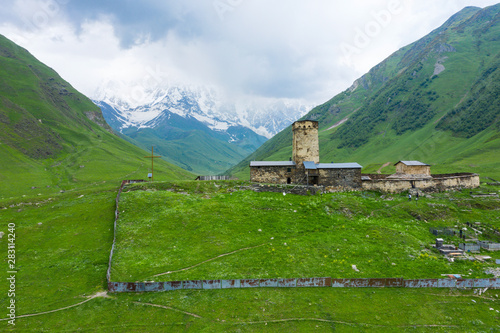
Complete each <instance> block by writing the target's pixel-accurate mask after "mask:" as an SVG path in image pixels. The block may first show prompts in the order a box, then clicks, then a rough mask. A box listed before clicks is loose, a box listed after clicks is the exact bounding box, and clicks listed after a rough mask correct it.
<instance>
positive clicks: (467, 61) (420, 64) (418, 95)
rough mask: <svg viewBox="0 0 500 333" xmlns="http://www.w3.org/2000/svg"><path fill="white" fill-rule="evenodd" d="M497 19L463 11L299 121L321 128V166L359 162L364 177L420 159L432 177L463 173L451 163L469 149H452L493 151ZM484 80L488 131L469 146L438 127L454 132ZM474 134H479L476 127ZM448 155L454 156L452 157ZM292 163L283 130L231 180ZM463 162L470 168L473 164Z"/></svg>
mask: <svg viewBox="0 0 500 333" xmlns="http://www.w3.org/2000/svg"><path fill="white" fill-rule="evenodd" d="M499 12H500V5H495V6H490V7H487V8H485V9H479V8H474V7H466V8H464V9H463V10H462V11H460V12H458V13H456V14H455V15H453V16H452V17H451V18H450V19H448V20H447V21H446V22H445V23H444V24H443V25H442V26H441V27H439V28H437V29H435V30H434V31H432V32H431V33H430V34H428V35H427V36H424V37H422V38H421V39H419V40H418V41H416V42H414V43H412V44H409V45H407V46H405V47H403V48H401V49H400V50H398V51H396V52H394V53H393V54H392V55H391V56H389V57H388V58H386V59H385V60H384V61H382V62H381V63H379V64H378V65H376V66H374V67H373V68H372V69H371V70H370V71H369V72H368V73H366V74H365V75H363V76H362V77H360V78H359V79H358V80H356V81H355V82H354V83H353V85H352V86H351V87H350V88H348V89H347V90H345V91H344V92H342V93H340V94H338V95H336V96H334V97H333V98H332V99H330V100H329V101H327V102H326V103H324V104H322V105H319V106H317V107H315V108H314V109H313V110H312V111H311V112H310V113H308V114H307V115H306V116H304V117H303V118H302V119H311V120H318V121H319V123H320V149H321V150H322V153H321V158H322V159H327V160H335V161H339V159H342V160H347V159H348V160H350V161H351V160H356V161H358V162H361V163H362V164H364V165H365V166H367V168H366V169H365V170H366V172H369V171H370V170H372V171H373V169H374V167H375V166H376V165H379V166H380V165H382V164H384V163H386V162H387V161H394V162H397V160H400V159H408V158H409V157H411V156H412V155H415V152H416V151H419V154H418V155H419V158H421V159H425V160H426V161H427V162H428V163H431V164H435V165H438V166H439V167H438V168H437V170H439V169H441V170H446V169H450V168H451V167H452V165H455V166H456V169H454V170H457V169H460V170H465V166H464V165H461V164H460V163H461V162H460V161H459V160H457V159H456V157H457V156H461V155H463V156H465V155H466V151H467V149H462V150H461V151H458V152H457V151H455V150H454V149H453V146H454V145H455V146H461V147H462V148H465V147H466V146H468V145H470V146H471V147H477V148H484V149H483V150H485V151H486V150H488V151H489V149H493V151H495V150H496V149H498V141H496V140H495V139H493V140H490V139H491V138H493V137H495V135H496V132H497V130H496V128H497V125H496V124H498V112H499V111H498V108H496V107H494V106H495V105H497V104H498V101H496V100H495V99H494V96H496V95H495V94H497V93H498V90H499V87H498V85H497V84H494V83H495V80H494V78H495V77H496V74H495V73H497V67H498V66H497V60H496V57H497V55H498V53H499V52H500V44H499V43H498V36H499V35H500V28H499V16H500V14H499ZM485 74H486V76H488V75H489V76H490V79H489V81H488V82H492V83H493V84H488V85H486V86H487V87H489V89H490V90H491V91H490V93H489V95H490V97H488V98H486V99H485V101H489V102H493V103H490V104H491V106H492V107H491V108H490V109H489V111H488V114H489V115H490V116H489V117H490V118H488V119H490V120H491V119H492V120H493V123H492V124H489V125H488V126H487V127H486V128H484V129H481V130H478V131H476V132H475V136H470V137H469V138H468V139H467V138H465V137H464V136H463V135H460V133H459V129H458V128H457V129H456V130H453V128H451V127H446V126H445V125H443V124H444V122H446V123H455V124H456V123H457V121H455V122H453V121H451V120H450V119H451V118H450V117H452V116H453V114H454V113H457V112H456V111H453V110H455V109H456V108H459V107H460V106H461V105H463V103H466V104H467V103H468V104H470V105H472V104H473V103H470V102H467V101H468V100H469V99H470V97H471V96H472V91H471V89H474V88H473V87H474V86H476V87H478V88H477V89H476V95H475V97H474V98H473V100H474V101H477V100H478V96H480V95H483V96H484V92H485V89H486V88H485V85H482V86H481V84H480V83H481V82H485V81H484V79H482V77H483V76H484V75H485ZM483 105H488V102H485V103H483ZM476 109H477V110H476V113H477V112H479V111H478V110H479V109H480V108H476ZM469 112H472V111H471V107H470V106H469V107H467V108H466V112H465V113H464V112H462V115H463V114H468V113H469ZM447 114H449V115H448V116H447V117H446V115H447ZM464 119H466V118H464ZM458 123H461V122H460V121H458ZM484 123H486V121H484V122H483V124H484ZM335 125H337V126H335ZM467 126H469V124H467ZM475 128H479V127H478V126H477V124H476V125H475ZM461 130H463V129H461ZM471 133H472V132H471ZM482 134H484V135H482ZM436 137H439V138H441V139H440V140H439V142H438V141H435V140H434V139H435V138H436ZM433 138H434V139H433ZM464 138H465V140H464ZM467 140H469V141H468V144H467V143H466V141H467ZM488 140H490V141H488ZM403 142H404V145H402V143H403ZM420 142H434V143H433V147H434V148H433V149H428V150H427V152H425V151H422V148H420V146H419V144H420ZM439 147H441V148H442V149H438V148H439ZM486 147H489V148H488V149H486ZM445 148H446V149H445ZM374 151H377V152H378V153H377V154H374V153H373V152H374ZM452 151H454V153H455V154H456V155H455V156H451V155H450V154H451V152H452ZM478 151H479V150H478ZM478 154H479V153H478ZM485 154H487V155H488V156H486V155H485V158H480V157H478V158H479V159H480V160H481V159H482V160H483V162H484V165H483V166H481V167H480V169H479V170H481V169H482V170H486V171H487V172H491V170H492V169H493V161H492V157H493V155H491V154H490V153H485ZM290 155H291V129H290V128H287V129H285V130H284V131H282V132H281V133H279V134H277V135H276V136H275V137H274V138H273V139H271V140H269V141H268V142H266V143H265V144H264V145H263V146H262V147H261V148H260V149H258V150H257V151H256V152H255V153H253V154H252V155H250V156H249V157H248V158H246V159H245V160H244V161H242V162H241V163H240V164H238V165H237V166H236V167H234V168H232V169H230V170H228V173H232V174H237V175H239V176H240V177H246V173H247V172H248V162H249V161H251V160H276V159H284V160H288V157H289V156H290ZM478 156H479V155H478ZM465 160H467V161H469V160H470V157H467V158H464V159H463V161H465ZM445 163H448V164H447V166H445ZM372 166H373V167H372ZM434 169H435V170H436V167H435V168H434ZM375 170H376V169H375ZM388 171H389V170H388ZM472 171H474V170H472ZM493 173H494V174H496V172H493Z"/></svg>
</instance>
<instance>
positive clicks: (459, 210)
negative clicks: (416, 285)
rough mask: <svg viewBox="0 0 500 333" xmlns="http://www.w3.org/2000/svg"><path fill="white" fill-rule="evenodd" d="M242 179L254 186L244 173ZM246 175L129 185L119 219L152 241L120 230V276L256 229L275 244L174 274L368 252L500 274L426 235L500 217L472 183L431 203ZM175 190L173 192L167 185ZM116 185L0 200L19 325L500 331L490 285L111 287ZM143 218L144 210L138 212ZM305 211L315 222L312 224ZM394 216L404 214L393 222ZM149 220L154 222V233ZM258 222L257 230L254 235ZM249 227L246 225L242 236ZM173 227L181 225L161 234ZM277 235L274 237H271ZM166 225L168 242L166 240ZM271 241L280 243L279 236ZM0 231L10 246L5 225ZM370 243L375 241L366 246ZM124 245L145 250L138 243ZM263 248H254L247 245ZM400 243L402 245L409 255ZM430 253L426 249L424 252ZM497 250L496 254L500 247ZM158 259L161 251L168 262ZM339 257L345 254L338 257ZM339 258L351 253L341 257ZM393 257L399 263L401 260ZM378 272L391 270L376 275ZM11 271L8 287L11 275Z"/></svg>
mask: <svg viewBox="0 0 500 333" xmlns="http://www.w3.org/2000/svg"><path fill="white" fill-rule="evenodd" d="M138 186H144V185H138ZM236 186H238V187H240V186H244V183H238V184H236ZM234 187H235V184H233V183H224V182H223V183H215V182H177V183H159V184H153V185H152V186H151V187H150V185H146V187H145V188H143V189H144V190H145V191H142V190H141V191H130V192H128V193H126V195H125V196H124V198H123V199H122V200H123V201H121V202H122V203H123V204H125V206H123V207H122V208H121V210H122V212H121V214H122V216H121V217H120V219H122V218H123V220H122V221H120V223H123V225H122V227H123V226H126V225H128V224H130V225H129V229H128V230H127V232H128V233H129V234H130V235H132V234H133V233H134V232H136V231H137V230H134V227H138V228H140V229H141V234H140V235H136V236H135V237H132V239H134V240H135V241H134V243H135V242H143V241H146V242H150V244H149V245H148V246H138V247H134V246H135V245H134V243H128V246H125V247H124V246H120V244H121V245H124V244H126V242H127V240H128V238H127V236H126V235H127V233H122V234H121V236H120V234H118V235H119V238H118V239H119V242H118V243H117V245H119V246H118V249H121V250H122V254H121V255H120V254H119V253H120V250H118V255H117V258H116V260H117V261H116V266H113V272H112V276H114V277H117V278H119V277H120V274H121V277H124V276H125V275H126V274H128V275H133V277H134V279H141V278H149V277H150V276H151V275H154V274H157V273H161V272H165V271H168V270H172V271H174V270H176V267H179V268H182V267H188V266H192V263H193V262H194V263H197V262H200V259H202V258H205V259H206V258H213V257H216V255H213V253H215V254H221V253H226V252H225V251H222V250H224V248H225V247H231V246H233V247H235V249H238V248H244V247H245V246H247V244H248V242H249V241H251V242H254V243H255V244H256V245H259V244H263V243H266V245H265V246H261V247H258V248H255V249H253V250H252V249H249V251H241V252H238V253H235V256H225V257H223V258H220V261H218V260H213V261H211V262H209V263H207V264H204V265H200V266H197V268H193V269H191V270H187V271H182V272H178V273H175V274H171V275H172V276H169V279H184V278H186V279H187V278H189V279H195V278H198V277H203V278H206V277H207V273H209V276H211V277H213V278H217V277H230V276H234V277H236V276H241V277H243V276H249V275H252V277H260V276H262V277H265V276H273V277H278V276H297V275H298V274H312V275H311V276H314V275H318V274H316V273H320V272H321V273H325V272H328V273H330V274H328V275H325V274H320V275H319V276H330V275H331V276H339V277H348V276H355V275H356V274H358V273H356V272H355V271H354V270H352V268H351V267H350V266H351V263H352V264H357V265H358V267H359V268H361V269H360V270H361V272H362V273H361V274H362V276H365V277H378V276H383V275H387V276H393V275H399V276H405V277H408V276H421V275H422V276H423V275H425V276H426V277H431V276H429V275H432V276H437V275H440V274H441V273H442V272H444V270H446V273H461V274H467V276H470V277H488V275H486V274H485V273H484V268H485V267H484V266H477V265H480V264H477V263H472V262H471V263H459V264H458V266H448V264H447V262H446V261H445V260H444V259H442V258H440V257H438V255H437V254H434V253H433V252H432V251H431V250H430V249H429V248H428V247H427V245H428V243H431V242H432V239H433V236H432V234H430V233H429V232H428V227H429V226H433V225H438V224H439V225H443V226H453V225H455V224H456V223H457V221H465V220H469V219H470V220H474V221H482V222H488V223H490V224H492V225H494V226H497V227H498V226H499V225H500V221H499V220H498V208H499V204H498V200H497V199H495V198H491V199H485V200H483V199H472V198H471V197H470V195H469V194H468V192H467V193H460V192H456V193H453V194H437V195H434V196H433V197H432V198H424V199H423V200H422V201H421V202H419V205H421V206H419V207H422V209H420V210H419V209H417V207H416V205H415V203H414V202H411V203H408V202H407V201H406V200H407V199H406V198H405V197H397V196H393V197H388V196H382V195H380V194H378V193H374V192H360V193H351V194H348V193H343V194H334V195H332V196H330V197H320V196H311V197H298V196H293V195H286V196H283V195H282V194H277V195H276V194H270V193H265V194H256V193H253V192H249V191H246V190H243V191H233V189H234ZM131 189H132V188H131ZM136 189H137V188H136ZM167 189H172V190H173V191H165V190H167ZM493 190H495V191H496V190H498V187H497V188H486V189H485V188H481V189H479V191H493ZM231 193H232V194H231ZM127 196H128V197H127ZM238 196H243V197H240V199H243V200H236V199H235V198H237V197H238ZM115 197H116V187H114V188H107V189H100V190H95V191H90V190H87V191H82V192H78V191H74V192H71V193H62V194H60V195H57V196H56V195H54V196H53V197H52V198H51V200H48V199H49V198H39V199H38V198H37V199H31V200H28V199H25V202H24V204H23V202H22V201H23V199H19V200H16V202H12V201H9V202H6V201H2V202H0V206H2V207H4V208H6V209H2V210H0V214H1V220H2V226H3V227H2V228H5V230H2V231H4V232H5V233H6V234H7V233H8V231H7V228H6V227H5V226H6V225H8V224H9V223H14V224H15V225H16V228H15V233H16V269H17V274H16V285H15V289H16V290H15V297H14V298H12V297H8V295H7V293H4V294H3V295H2V296H1V298H0V307H1V308H3V309H6V308H7V306H8V304H9V302H10V300H11V299H15V304H16V315H17V316H18V318H17V319H16V320H15V324H16V325H15V329H16V330H18V331H21V332H23V331H37V332H39V331H51V332H53V331H61V332H62V331H88V332H145V331H147V332H165V331H168V332H178V331H192V332H267V331H274V332H276V331H277V332H309V331H319V332H322V331H334V330H338V331H380V332H396V331H398V332H399V331H406V330H412V331H424V332H425V331H432V332H435V331H442V332H450V331H452V332H453V331H456V332H463V331H484V330H489V331H500V321H499V318H500V313H499V312H497V311H500V305H498V304H499V302H498V294H500V293H498V292H497V291H496V290H491V289H490V290H487V291H486V292H485V293H484V294H482V295H479V294H478V293H477V291H473V290H457V289H425V290H422V289H420V290H410V289H400V288H394V289H393V288H362V289H361V288H360V289H350V288H349V289H344V288H342V289H336V288H311V289H308V288H304V289H286V288H280V289H277V288H258V289H246V290H243V289H239V290H213V291H200V290H179V291H175V292H161V293H131V294H109V293H106V292H105V291H106V287H107V286H106V270H107V267H108V258H109V257H108V256H109V251H110V247H111V243H112V240H113V220H114V209H115V206H114V204H115ZM391 198H392V199H391ZM280 199H283V200H285V199H286V200H288V201H286V202H285V201H282V200H280ZM127 202H128V204H127ZM239 202H246V203H247V204H248V205H249V206H251V207H252V208H253V209H252V211H250V212H249V214H248V216H247V217H246V218H243V217H241V219H240V220H239V222H238V223H240V231H239V232H240V234H234V229H231V228H230V226H228V224H227V222H228V218H227V216H233V220H236V218H237V217H238V216H244V215H245V214H244V212H243V213H239V212H240V210H239V208H240V207H239V206H238V205H240V204H239ZM290 203H291V204H292V205H291V206H290ZM301 203H303V205H301ZM132 205H139V206H140V205H142V206H143V208H142V209H141V210H138V211H137V212H136V214H137V215H134V214H130V215H128V217H127V211H130V212H133V211H134V210H133V209H132ZM226 205H228V206H226ZM411 205H414V206H411ZM441 205H444V206H441ZM287 206H288V207H289V208H288V207H287ZM225 207H226V208H225ZM325 207H328V210H327V209H326V208H325ZM423 207H426V208H425V209H424V208H423ZM195 208H199V215H198V216H197V215H195V214H194V213H193V211H191V209H195ZM285 208H286V209H287V212H286V213H285V212H284V209H285ZM205 209H208V211H210V212H212V214H208V213H207V211H205ZM123 210H124V211H125V212H123ZM170 210H172V211H170ZM174 211H177V212H176V213H174ZM294 211H297V212H294ZM146 212H147V214H146ZM214 212H215V214H213V213H214ZM231 212H232V213H231ZM235 212H236V213H235ZM165 213H169V214H173V215H171V216H177V217H178V219H177V220H173V219H170V220H167V222H169V223H172V224H171V226H170V227H169V226H168V224H163V225H162V227H161V228H156V229H155V228H153V227H152V226H153V224H154V223H157V222H158V221H163V220H164V219H162V218H159V219H157V220H155V218H156V217H162V216H164V215H163V214H165ZM250 213H251V214H250ZM225 214H227V216H226V215H225ZM294 215H300V216H303V218H298V219H296V220H295V221H296V222H295V223H282V222H279V221H282V220H280V216H282V217H284V218H285V220H286V221H289V220H287V219H286V217H289V216H290V217H291V216H294ZM141 216H142V218H138V217H141ZM372 219H373V220H377V221H385V222H384V223H386V222H387V223H386V224H384V225H383V226H380V225H377V223H371V222H370V220H372ZM133 220H134V221H136V223H131V221H133ZM202 221H206V222H207V223H204V224H203V223H201V222H202ZM306 221H309V223H308V224H306V223H305V222H306ZM389 221H392V222H391V224H389ZM426 221H427V222H429V223H426ZM196 223H198V224H196ZM148 224H149V225H150V226H151V227H150V228H152V229H154V230H155V231H156V232H151V233H150V234H148V233H145V232H144V231H145V230H147V229H148V226H147V225H148ZM379 224H380V223H379ZM332 226H333V228H332ZM342 226H344V227H342ZM142 228H144V229H142ZM406 228H408V231H407V230H406ZM247 229H248V230H247ZM258 229H261V231H259V230H258ZM122 230H123V229H122ZM124 231H125V230H124ZM158 231H161V232H158ZM249 231H250V234H249V235H250V236H246V234H248V232H249ZM244 234H245V236H246V237H243V235H244ZM148 235H151V237H149V236H148ZM155 235H156V236H155ZM168 235H172V236H175V237H173V238H172V239H167V240H165V239H164V238H162V237H163V236H168ZM367 235H368V236H369V237H366V236H367ZM285 236H286V237H287V238H286V239H285V238H284V237H285ZM120 237H121V238H120ZM218 237H219V238H218ZM271 237H274V239H273V240H271ZM155 238H157V239H160V241H158V242H156V241H155ZM344 239H347V240H348V241H347V242H346V241H344ZM354 239H356V240H357V242H358V244H357V245H356V244H352V245H345V243H353V242H352V241H351V240H354ZM450 240H451V239H450ZM451 241H452V240H451ZM120 242H121V243H120ZM271 242H273V245H272V246H271V245H269V244H270V243H271ZM284 243H286V245H284ZM339 243H340V244H342V248H341V247H340V244H339ZM421 243H422V244H421ZM0 244H1V247H2V248H4V251H6V250H5V249H6V248H7V239H6V236H4V237H3V238H2V239H1V240H0ZM280 244H281V245H280ZM311 244H316V245H315V246H316V247H315V248H313V249H312V250H313V251H312V252H313V253H314V255H310V256H306V255H305V254H306V252H307V251H306V250H305V249H304V247H305V246H311ZM143 245H144V244H143ZM421 245H423V247H421ZM174 246H175V247H176V248H177V249H178V252H176V255H175V257H173V256H171V254H170V252H172V248H173V247H174ZM287 247H290V249H287ZM364 247H367V249H366V251H368V252H366V253H365V249H364ZM273 248H274V251H273ZM337 248H339V249H340V251H338V252H345V254H342V255H337ZM358 248H359V249H358ZM407 248H409V249H411V251H410V250H407ZM124 249H127V250H128V251H129V252H130V253H135V255H130V256H128V255H127V252H126V251H125V252H123V251H124ZM165 249H169V250H168V251H166V250H165ZM186 250H187V251H186ZM252 251H254V253H255V255H254V256H248V254H249V253H250V252H252ZM268 251H269V252H268ZM401 251H403V254H401V255H399V254H398V255H397V253H399V252H401ZM407 251H410V252H412V251H416V252H418V254H417V253H415V255H416V257H415V258H414V259H413V260H411V259H410V257H408V255H409V254H411V255H414V254H413V253H407ZM211 252H213V253H211ZM273 252H274V253H273ZM384 252H385V253H384ZM4 253H5V254H6V252H4ZM243 253H246V254H247V259H244V258H243V256H242V255H243ZM252 253H253V252H252ZM272 253H273V254H272ZM367 253H369V255H367ZM420 253H421V254H422V258H419V257H420ZM425 253H427V254H428V257H427V256H426V255H425ZM289 255H293V256H294V257H295V261H296V262H295V263H292V262H290V260H292V259H291V257H290V256H289ZM325 256H327V258H325ZM342 256H343V259H341V257H342ZM433 256H435V257H436V258H432V257H433ZM492 256H494V257H496V255H495V254H494V255H492ZM4 258H5V259H4V263H5V270H4V271H5V273H4V274H5V277H7V269H8V267H7V256H6V255H5V257H4ZM120 258H121V259H120ZM151 258H156V259H158V258H162V260H164V261H162V260H156V259H153V260H151ZM259 258H260V259H259ZM258 259H259V260H258ZM334 260H337V262H336V263H334ZM341 260H345V261H346V263H341V262H340V261H341ZM369 260H372V262H368V261H369ZM120 261H121V263H122V264H120ZM394 261H396V262H395V263H396V265H392V262H394ZM406 261H408V262H412V263H413V264H408V263H405V262H406ZM321 264H323V266H321ZM417 264H418V265H417ZM405 265H406V266H405ZM411 265H414V266H411ZM146 267H148V268H147V269H146ZM165 268H166V269H165ZM413 268H415V270H412V269H413ZM391 269H392V271H391ZM470 270H472V271H470ZM377 271H378V272H379V273H380V274H378V275H376V276H375V273H376V272H377ZM469 273H470V275H469ZM4 281H5V280H4ZM4 283H5V285H4V286H5V288H7V287H8V285H7V283H6V282H4ZM5 290H7V289H5ZM55 310H58V311H55ZM4 311H5V314H4V315H0V317H1V318H3V320H2V321H0V327H1V329H2V330H9V329H10V328H12V326H11V325H9V324H8V320H6V319H8V318H7V316H6V315H7V309H6V310H4ZM28 315H30V316H28Z"/></svg>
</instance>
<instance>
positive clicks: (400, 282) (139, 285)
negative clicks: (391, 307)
mask: <svg viewBox="0 0 500 333" xmlns="http://www.w3.org/2000/svg"><path fill="white" fill-rule="evenodd" d="M307 287H315V288H321V287H333V288H492V289H495V288H500V279H415V280H405V279H402V278H381V279H332V278H330V277H323V278H296V279H236V280H195V281H167V282H109V283H108V290H109V291H110V292H114V293H124V292H150V291H173V290H186V289H199V290H214V289H240V288H241V289H243V288H307Z"/></svg>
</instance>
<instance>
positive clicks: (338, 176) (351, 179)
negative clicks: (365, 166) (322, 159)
mask: <svg viewBox="0 0 500 333" xmlns="http://www.w3.org/2000/svg"><path fill="white" fill-rule="evenodd" d="M319 184H320V185H323V186H332V187H337V188H351V189H360V188H361V187H362V182H361V169H320V170H319Z"/></svg>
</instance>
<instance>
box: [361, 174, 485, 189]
mask: <svg viewBox="0 0 500 333" xmlns="http://www.w3.org/2000/svg"><path fill="white" fill-rule="evenodd" d="M367 176H369V177H370V178H372V176H374V177H373V178H372V179H371V180H363V189H364V190H369V191H370V190H371V191H380V192H389V193H400V192H404V191H408V190H410V189H411V188H413V186H414V187H415V188H417V189H419V190H424V191H428V192H435V191H446V190H452V189H464V188H476V187H479V175H477V174H474V173H460V174H447V175H433V176H432V178H430V179H414V180H411V179H387V178H382V176H381V175H367Z"/></svg>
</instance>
